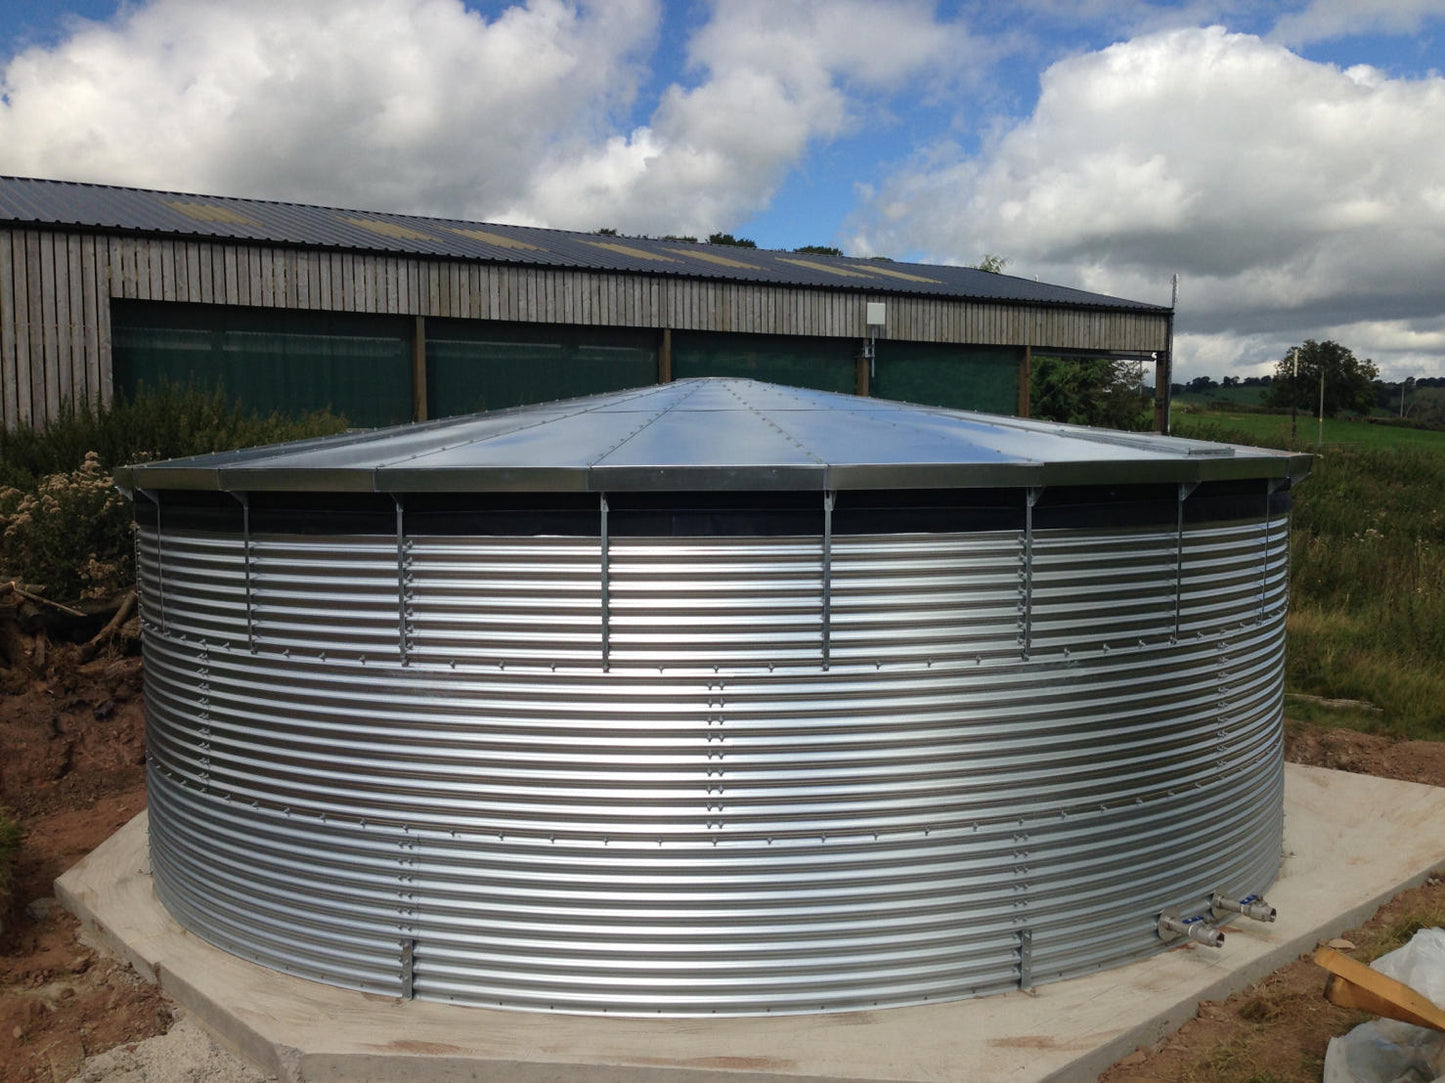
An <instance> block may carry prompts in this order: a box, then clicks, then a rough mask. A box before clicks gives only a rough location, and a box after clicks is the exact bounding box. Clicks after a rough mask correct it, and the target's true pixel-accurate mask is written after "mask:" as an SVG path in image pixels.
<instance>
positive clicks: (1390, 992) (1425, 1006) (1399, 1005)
mask: <svg viewBox="0 0 1445 1083" xmlns="http://www.w3.org/2000/svg"><path fill="white" fill-rule="evenodd" d="M1314 958H1315V962H1316V963H1318V964H1319V965H1320V966H1322V967H1324V968H1325V969H1326V970H1328V971H1329V972H1330V973H1331V974H1332V975H1334V976H1336V977H1339V978H1342V979H1344V983H1345V985H1350V986H1354V987H1355V989H1349V988H1345V985H1341V984H1340V983H1335V986H1336V991H1337V995H1339V996H1341V997H1342V1000H1343V1001H1348V1003H1344V1004H1343V1006H1345V1007H1359V1008H1364V1010H1366V1011H1372V1012H1374V1013H1375V1014H1376V1015H1387V1016H1389V1017H1390V1018H1392V1019H1401V1020H1403V1021H1404V1022H1407V1023H1413V1024H1414V1025H1415V1026H1417V1027H1430V1028H1432V1029H1434V1030H1439V1031H1445V1008H1441V1007H1439V1006H1437V1005H1436V1004H1434V1003H1433V1002H1432V1001H1431V1000H1430V999H1429V998H1428V997H1426V996H1425V995H1424V994H1422V993H1420V992H1419V991H1417V990H1415V989H1412V988H1410V986H1408V985H1406V984H1405V983H1404V982H1399V981H1396V980H1395V979H1394V978H1389V977H1386V976H1385V975H1384V974H1381V973H1380V972H1379V971H1378V970H1372V969H1370V968H1369V967H1368V966H1366V965H1365V964H1364V963H1362V962H1360V961H1359V960H1358V959H1351V958H1350V957H1349V956H1348V955H1341V954H1340V953H1339V952H1338V951H1336V950H1335V949H1334V948H1320V949H1319V950H1317V951H1316V952H1315V956H1314ZM1325 992H1326V996H1328V995H1329V986H1328V985H1326V990H1325ZM1342 1000H1333V1001H1332V1003H1335V1004H1341V1003H1342ZM1365 1002H1368V1003H1370V1004H1374V1005H1376V1006H1375V1007H1367V1006H1366V1003H1365ZM1386 1009H1393V1010H1386Z"/></svg>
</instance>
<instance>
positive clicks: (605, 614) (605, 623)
mask: <svg viewBox="0 0 1445 1083" xmlns="http://www.w3.org/2000/svg"><path fill="white" fill-rule="evenodd" d="M600 500H601V504H600V506H601V510H602V530H601V551H602V552H601V560H602V569H601V570H602V672H604V673H606V672H607V670H608V669H610V668H611V665H612V614H611V609H610V597H609V592H610V584H609V583H608V566H607V564H608V554H607V494H606V493H602V494H601V498H600Z"/></svg>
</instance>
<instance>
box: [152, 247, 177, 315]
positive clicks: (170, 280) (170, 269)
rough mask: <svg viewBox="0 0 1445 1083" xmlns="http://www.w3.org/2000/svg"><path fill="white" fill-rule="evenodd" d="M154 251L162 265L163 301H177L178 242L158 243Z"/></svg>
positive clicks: (161, 294)
mask: <svg viewBox="0 0 1445 1083" xmlns="http://www.w3.org/2000/svg"><path fill="white" fill-rule="evenodd" d="M152 250H153V251H154V252H155V254H156V256H157V262H159V263H160V279H161V293H160V296H161V300H162V301H174V300H175V299H176V242H175V241H156V242H154V245H153V248H152Z"/></svg>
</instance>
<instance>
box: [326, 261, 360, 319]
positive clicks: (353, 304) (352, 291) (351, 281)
mask: <svg viewBox="0 0 1445 1083" xmlns="http://www.w3.org/2000/svg"><path fill="white" fill-rule="evenodd" d="M340 262H341V277H340V280H339V284H340V286H341V289H340V290H339V291H338V292H339V295H340V296H339V298H338V304H337V306H336V307H337V308H339V309H341V311H343V312H355V311H356V310H357V307H358V303H357V297H356V256H355V255H354V254H353V253H351V252H343V253H342V254H341V257H340ZM334 273H335V269H334V268H333V275H334ZM337 281H338V280H337V279H336V278H335V277H333V278H332V282H333V283H336V282H337Z"/></svg>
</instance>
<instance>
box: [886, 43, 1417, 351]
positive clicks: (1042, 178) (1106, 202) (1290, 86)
mask: <svg viewBox="0 0 1445 1083" xmlns="http://www.w3.org/2000/svg"><path fill="white" fill-rule="evenodd" d="M1442 130H1445V79H1441V78H1438V77H1431V78H1425V79H1418V80H1397V79H1390V78H1387V77H1385V76H1384V75H1383V74H1381V73H1380V72H1378V71H1375V70H1373V69H1370V68H1365V67H1361V68H1352V69H1349V70H1347V71H1341V70H1339V69H1338V68H1335V67H1332V66H1329V65H1323V64H1316V63H1312V62H1310V61H1307V60H1304V59H1302V58H1300V57H1299V56H1296V55H1295V54H1293V53H1291V52H1289V51H1288V50H1287V49H1285V48H1284V47H1282V46H1280V45H1275V44H1270V43H1267V42H1264V41H1261V40H1260V39H1258V38H1256V37H1251V36H1247V35H1239V34H1229V33H1226V32H1225V31H1224V30H1222V29H1220V28H1218V27H1215V28H1211V29H1206V30H1197V29H1191V30H1179V31H1171V32H1165V33H1159V34H1153V35H1148V36H1145V37H1141V38H1137V39H1135V40H1132V41H1129V42H1125V43H1122V44H1119V45H1115V46H1112V47H1110V48H1107V49H1104V50H1101V51H1098V52H1093V53H1088V54H1084V55H1081V56H1078V57H1074V58H1071V59H1069V60H1065V61H1061V62H1059V63H1057V64H1055V65H1053V66H1052V67H1051V68H1049V69H1048V70H1047V71H1046V72H1045V73H1044V76H1043V83H1042V93H1041V95H1040V98H1039V101H1038V105H1037V107H1036V109H1035V110H1034V112H1033V115H1032V116H1030V117H1028V118H1027V119H1026V120H1024V121H1023V122H1021V123H1019V124H1017V125H1016V126H1014V127H1012V128H1010V129H1008V130H1007V131H1006V132H1004V133H1003V134H1002V135H1001V136H999V137H998V138H997V139H995V140H994V141H993V142H992V143H990V144H989V145H988V146H987V147H985V148H984V150H983V151H982V152H981V153H980V154H979V155H977V156H975V157H972V158H968V157H959V156H954V158H953V159H952V160H951V161H949V162H947V163H944V164H937V163H934V164H931V165H928V166H925V167H923V168H918V169H912V170H904V171H902V172H900V173H899V174H898V175H897V176H895V177H894V178H893V179H892V180H891V181H890V182H889V183H888V184H886V185H883V186H881V187H880V189H879V191H878V194H877V196H876V198H875V200H874V202H873V204H871V205H870V206H869V207H868V208H866V209H865V211H864V212H863V214H862V215H861V216H860V219H859V223H858V227H857V228H858V236H859V240H860V242H861V243H862V244H863V245H865V246H866V247H868V248H871V249H872V250H875V251H883V252H891V253H893V254H901V253H902V252H907V251H912V252H922V253H925V254H927V255H928V256H929V257H932V258H952V259H954V260H957V261H960V262H970V261H972V260H976V259H977V258H978V254H979V253H982V252H984V251H988V252H995V253H999V254H1002V255H1006V256H1008V257H1010V258H1011V260H1012V262H1011V265H1010V267H1011V269H1012V270H1015V271H1016V272H1017V273H1021V274H1023V273H1030V274H1031V273H1034V272H1037V273H1039V274H1040V275H1041V277H1043V278H1044V279H1046V280H1050V279H1052V280H1055V281H1065V282H1076V283H1078V284H1079V285H1082V286H1084V287H1085V288H1089V289H1096V290H1099V291H1101V292H1106V293H1115V294H1120V295H1123V296H1133V297H1138V298H1139V299H1141V300H1149V301H1167V298H1168V278H1169V274H1170V273H1171V272H1174V271H1178V272H1181V273H1182V274H1183V276H1184V293H1183V296H1182V298H1181V302H1180V309H1179V329H1180V330H1181V331H1182V332H1185V334H1184V335H1181V337H1180V341H1179V343H1178V346H1179V353H1180V355H1181V358H1183V359H1185V360H1191V359H1189V358H1188V357H1187V354H1186V350H1187V349H1188V345H1189V342H1190V341H1191V340H1190V339H1189V338H1188V337H1187V336H1189V335H1212V334H1219V333H1222V332H1226V331H1227V332H1229V333H1232V334H1234V335H1237V336H1259V335H1264V336H1267V337H1272V338H1275V339H1277V340H1278V345H1279V347H1280V350H1278V351H1276V350H1271V353H1274V354H1276V355H1277V353H1278V352H1282V348H1283V346H1284V345H1286V344H1287V343H1288V341H1289V340H1290V339H1291V338H1293V339H1294V340H1295V341H1298V339H1299V338H1301V337H1304V336H1306V335H1311V336H1314V337H1321V335H1320V334H1319V328H1321V327H1329V328H1334V329H1338V330H1340V332H1341V335H1340V340H1341V341H1344V342H1345V343H1346V344H1347V345H1350V346H1351V347H1352V348H1354V349H1356V351H1357V352H1360V353H1369V352H1370V344H1369V342H1365V341H1361V340H1360V339H1359V338H1354V337H1352V336H1356V335H1364V334H1367V333H1373V332H1372V331H1371V329H1372V328H1374V327H1376V326H1377V325H1378V324H1379V323H1380V322H1381V321H1384V322H1389V323H1392V324H1399V326H1401V327H1405V328H1408V327H1411V326H1414V325H1415V322H1417V321H1421V320H1427V319H1431V318H1433V317H1434V316H1435V315H1437V314H1438V313H1439V312H1440V311H1441V308H1442V297H1441V293H1440V288H1439V283H1440V282H1441V281H1442V280H1445V144H1442V142H1441V141H1440V140H1439V139H1438V138H1437V137H1436V136H1435V135H1432V133H1438V132H1440V131H1442ZM1251 341H1252V340H1250V339H1248V338H1247V337H1242V338H1241V340H1240V350H1241V354H1242V355H1247V354H1248V352H1249V350H1250V349H1252V348H1253V347H1252V346H1251V345H1250V342H1251ZM1378 359H1379V358H1377V360H1378Z"/></svg>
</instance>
